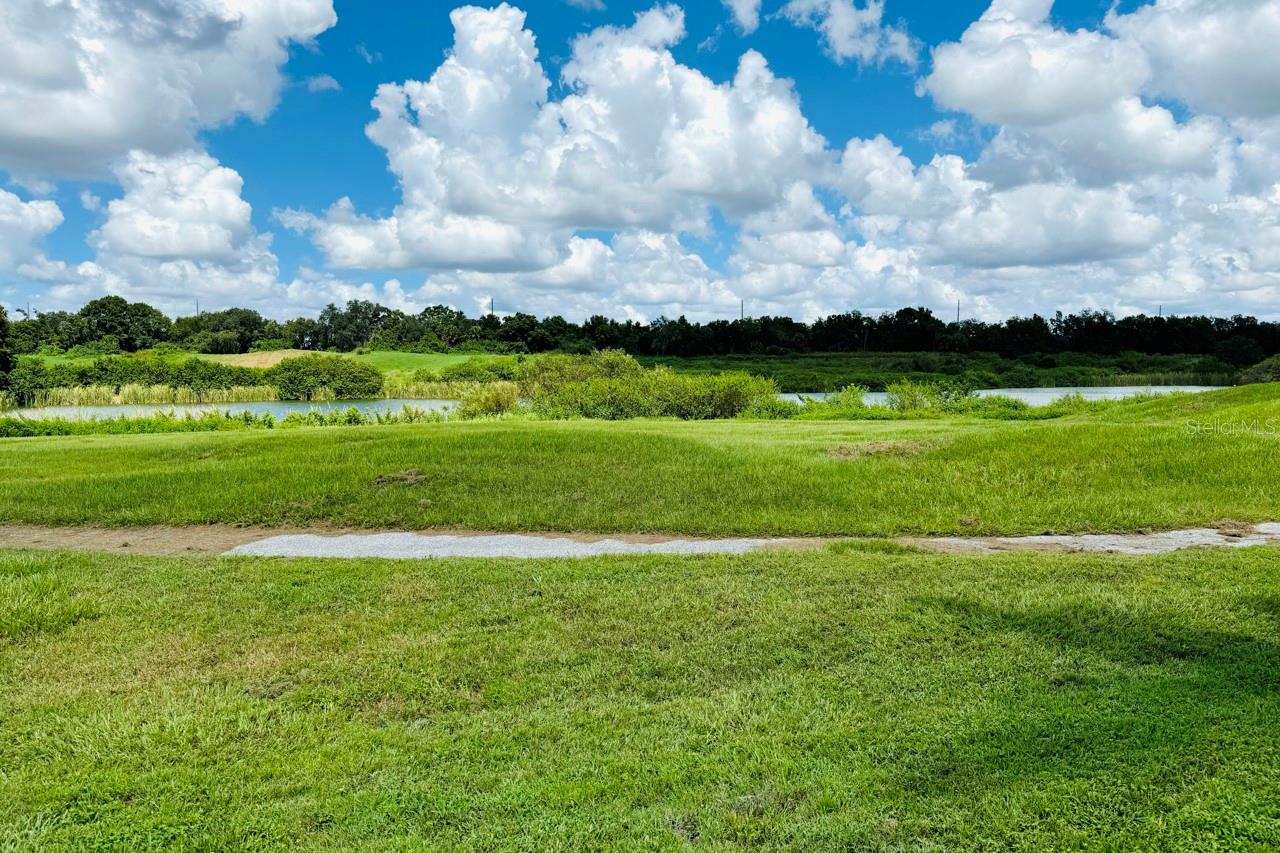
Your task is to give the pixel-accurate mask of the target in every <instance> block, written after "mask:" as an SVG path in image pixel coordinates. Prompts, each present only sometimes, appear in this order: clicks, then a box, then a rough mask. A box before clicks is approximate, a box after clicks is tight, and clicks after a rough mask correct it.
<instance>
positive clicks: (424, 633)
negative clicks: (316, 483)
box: [0, 546, 1280, 850]
mask: <svg viewBox="0 0 1280 853" xmlns="http://www.w3.org/2000/svg"><path fill="white" fill-rule="evenodd" d="M1278 557H1280V554H1278V553H1277V552H1276V551H1275V550H1274V549H1261V550H1258V551H1251V552H1245V553H1235V552H1231V553H1228V552H1201V553H1188V554H1182V555H1177V556H1170V557H1162V558H1143V559H1137V558H1121V557H1083V556H1057V557H1050V556H1043V555H1041V556H1033V557H1025V556H1018V557H995V558H956V557H950V558H944V557H929V556H923V555H919V554H909V553H904V554H876V553H864V552H860V551H856V550H848V549H843V548H841V547H840V546H833V549H830V550H827V551H817V552H805V553H793V554H781V553H778V554H761V555H754V556H750V557H710V558H628V559H616V558H615V559H609V560H588V561H568V562H566V561H533V562H519V561H452V562H450V561H445V562H429V563H410V564H395V563H389V562H342V561H329V562H324V561H321V562H314V561H313V562H304V561H293V562H290V561H258V560H232V561H228V560H206V559H188V560H178V559H142V558H119V557H105V556H104V557H94V556H87V555H67V554H64V555H58V554H52V555H50V554H42V555H33V554H18V553H7V554H3V555H0V846H13V847H18V848H27V849H80V848H85V847H95V846H110V847H117V848H124V849H143V848H158V847H170V846H171V847H180V848H184V849H239V848H284V847H294V848H297V847H302V848H307V849H332V850H352V849H370V850H372V849H422V850H427V849H432V850H436V849H455V848H465V849H490V850H492V849H522V850H546V849H637V848H644V849H687V848H688V847H689V846H690V845H695V846H703V845H705V846H708V847H711V848H712V849H742V848H751V849H795V850H815V849H822V850H826V849H857V850H868V849H870V850H901V849H939V850H995V849H1000V850H1004V849H1025V850H1045V849H1081V848H1084V849H1125V850H1133V849H1151V850H1155V849H1160V850H1204V849H1259V850H1261V849H1274V848H1275V847H1276V846H1277V845H1280V748H1278V747H1277V741H1276V737H1275V721H1276V720H1277V718H1280V680H1277V673H1278V672H1280V641H1278V639H1277V635H1278V628H1280V573H1278V571H1277V568H1276V567H1277V563H1278V562H1280V561H1278V559H1277V558H1278Z"/></svg>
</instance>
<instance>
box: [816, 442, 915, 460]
mask: <svg viewBox="0 0 1280 853" xmlns="http://www.w3.org/2000/svg"><path fill="white" fill-rule="evenodd" d="M933 447H934V445H933V444H932V443H930V442H927V441H863V442H859V443H857V444H841V445H839V446H837V447H833V448H831V449H830V450H828V451H827V455H828V456H830V457H831V458H832V459H838V460H841V461H856V460H858V459H866V458H867V457H869V456H915V455H916V454H917V453H924V452H925V451H926V450H930V449H932V448H933Z"/></svg>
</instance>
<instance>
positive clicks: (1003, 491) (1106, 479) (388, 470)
mask: <svg viewBox="0 0 1280 853" xmlns="http://www.w3.org/2000/svg"><path fill="white" fill-rule="evenodd" d="M1215 423H1216V424H1225V425H1240V426H1242V427H1247V428H1243V429H1242V428H1239V427H1234V428H1233V429H1232V430H1231V431H1229V432H1225V431H1222V430H1219V431H1217V432H1212V433H1208V434H1206V433H1204V432H1198V431H1197V429H1195V428H1194V427H1195V426H1196V425H1209V424H1215ZM1277 432H1280V385H1265V386H1249V387H1242V388H1236V389H1230V390H1227V391H1221V392H1215V393H1212V394H1205V395H1196V396H1184V397H1178V398H1172V399H1164V400H1155V401H1147V402H1141V401H1139V402H1132V403H1128V404H1124V405H1117V406H1112V407H1109V408H1106V409H1103V410H1100V411H1099V412H1097V413H1095V414H1091V415H1080V416H1073V417H1068V418H1063V419H1059V420H1054V421H1046V422H1032V423H1004V422H990V421H976V420H972V419H964V418H938V419H932V420H919V421H892V422H864V421H834V422H816V423H815V422H780V423H774V422H742V421H722V422H709V423H683V422H673V421H631V422H620V423H603V422H592V421H570V422H537V421H505V422H504V421H497V422H478V423H444V424H424V425H408V426H383V427H351V428H347V429H343V430H324V429H299V430H292V431H286V432H274V431H264V432H237V433H208V434H182V435H156V436H85V437H65V438H27V439H12V440H4V441H0V519H4V520H7V521H12V522H29V523H37V524H53V525H72V524H99V525H108V526H130V525H139V524H152V523H170V524H194V523H202V522H224V523H248V524H266V525H286V524H335V525H351V526H357V527H372V528H380V527H381V528H386V527H392V528H409V529H426V528H433V527H451V526H458V527H471V528H476V529H489V530H560V531H600V532H677V533H688V534H708V535H714V534H739V533H741V534H786V535H846V534H848V535H853V534H859V535H892V534H904V533H961V532H966V533H990V534H994V533H1009V534H1018V533H1040V532H1044V531H1047V530H1054V531H1059V532H1082V531H1109V530H1134V529H1139V528H1144V527H1152V528H1177V527H1181V526H1187V525H1194V524H1211V523H1215V522H1219V521H1224V520H1240V521H1252V522H1256V521H1269V520H1276V519H1280V491H1277V490H1276V488H1275V471H1277V470H1280V437H1278V436H1277V434H1276V433H1277ZM408 470H415V471H417V472H419V476H415V477H414V478H412V479H413V481H414V483H415V484H414V485H412V486H390V487H389V486H385V485H384V486H379V485H377V483H376V482H375V481H377V480H378V478H379V477H382V476H383V475H387V474H394V473H397V472H403V471H408Z"/></svg>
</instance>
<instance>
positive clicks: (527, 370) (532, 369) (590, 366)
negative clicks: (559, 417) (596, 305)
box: [515, 350, 644, 398]
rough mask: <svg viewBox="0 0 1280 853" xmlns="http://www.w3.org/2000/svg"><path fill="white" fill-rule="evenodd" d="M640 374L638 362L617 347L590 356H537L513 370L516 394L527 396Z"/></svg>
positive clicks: (642, 370) (640, 369) (641, 371)
mask: <svg viewBox="0 0 1280 853" xmlns="http://www.w3.org/2000/svg"><path fill="white" fill-rule="evenodd" d="M642 373H644V368H643V367H641V366H640V362H638V361H636V360H635V359H634V358H632V357H631V356H629V355H627V354H626V353H625V352H622V351H620V350H602V351H600V352H595V353H592V354H591V355H585V356H584V355H559V354H552V355H541V356H537V357H535V358H528V359H525V360H524V361H522V362H521V363H520V364H519V365H518V366H517V367H516V371H515V380H516V382H518V383H519V385H520V393H521V394H522V395H523V396H525V397H529V398H533V397H536V396H539V395H541V394H548V393H551V392H554V391H556V390H557V389H560V388H563V387H564V386H566V385H569V384H572V383H577V382H586V381H587V380H590V379H622V378H625V377H629V376H639V375H641V374H642Z"/></svg>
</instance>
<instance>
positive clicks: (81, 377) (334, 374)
mask: <svg viewBox="0 0 1280 853" xmlns="http://www.w3.org/2000/svg"><path fill="white" fill-rule="evenodd" d="M604 352H608V353H614V354H616V355H619V356H624V357H626V358H628V359H630V360H631V362H632V363H633V364H635V365H637V366H639V367H645V368H650V369H651V370H654V369H664V370H668V371H670V372H671V373H673V374H675V375H679V376H685V377H693V378H705V377H717V376H725V375H750V376H752V377H754V378H757V379H763V380H769V381H771V382H773V383H774V385H775V386H776V388H777V391H778V392H781V393H831V392H838V391H843V390H844V389H846V388H849V387H851V386H860V387H863V388H865V389H867V390H869V391H887V390H889V388H890V386H891V385H894V384H900V383H902V382H911V383H915V384H921V385H934V386H937V387H954V388H962V389H967V390H974V389H980V388H988V389H990V388H1038V387H1098V386H1110V385H1139V386H1141V385H1211V386H1226V385H1234V384H1237V383H1239V382H1246V381H1254V382H1259V381H1275V380H1276V379H1278V378H1280V367H1277V366H1276V364H1275V362H1276V359H1272V360H1270V361H1267V362H1263V363H1261V364H1259V365H1257V366H1255V367H1254V368H1251V369H1250V370H1248V371H1243V372H1230V371H1227V372H1221V371H1220V370H1219V371H1217V372H1215V371H1202V370H1199V369H1192V368H1195V367H1196V363H1195V362H1194V361H1193V360H1192V359H1190V358H1188V357H1185V356H1139V355H1136V354H1131V355H1129V356H1114V357H1105V358H1104V357H1099V356H1079V355H1076V354H1059V355H1056V356H1053V357H1046V358H1042V359H1039V360H1037V361H1036V364H1035V365H1034V366H1033V365H1031V364H1028V363H1026V362H1023V361H1014V360H1009V359H1004V358H1002V357H1000V356H997V355H992V354H984V353H970V354H967V355H963V356H960V355H954V354H950V355H947V354H936V353H837V354H821V355H807V356H788V357H765V356H761V357H731V358H698V359H665V358H642V359H636V358H634V357H632V356H626V355H625V354H624V353H621V352H619V351H612V350H606V351H604ZM259 355H268V354H250V355H248V356H225V357H217V358H212V357H204V356H195V355H192V354H190V353H180V352H166V351H147V352H141V353H133V354H127V355H115V356H99V357H95V358H91V359H71V360H68V359H62V358H58V357H53V356H23V357H21V358H19V359H18V362H17V365H16V366H15V368H14V370H13V371H12V373H11V374H10V375H9V382H8V384H9V387H8V390H7V392H6V396H5V397H4V398H3V399H0V411H3V410H4V409H5V408H14V407H22V408H28V407H34V408H44V407H48V406H60V405H79V406H84V405H129V404H142V405H168V404H199V403H232V402H234V403H247V402H274V401H277V400H296V401H304V402H305V401H312V402H333V401H336V400H370V399H418V400H450V399H452V400H460V399H463V398H464V397H465V396H467V394H468V393H472V392H474V391H475V390H476V388H477V386H480V385H488V384H493V383H497V382H510V381H514V382H517V383H518V382H520V381H521V377H522V376H527V375H530V374H535V373H537V372H538V371H539V370H541V368H540V367H539V365H540V364H542V363H546V362H551V363H556V364H561V365H563V364H564V363H566V360H568V361H572V360H574V359H578V360H583V361H586V362H590V361H591V360H592V359H593V358H598V356H599V355H600V354H599V353H595V354H593V355H576V356H574V355H564V354H556V353H549V354H543V355H536V356H525V355H518V356H492V355H474V356H443V355H429V354H415V353H371V352H370V353H360V352H357V353H352V354H345V355H344V354H337V353H323V354H321V353H303V354H296V353H293V352H290V353H289V354H288V357H285V358H280V359H277V360H271V359H261V358H258V357H257V356H259ZM374 356H377V358H373V357H374ZM250 364H266V365H269V366H261V367H259V366H248V365H250ZM375 364H383V365H396V367H394V368H386V369H383V368H379V367H377V366H375ZM422 364H426V365H430V366H429V367H416V365H422ZM1219 367H1221V366H1219ZM6 403H7V404H8V405H5V404H6Z"/></svg>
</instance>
